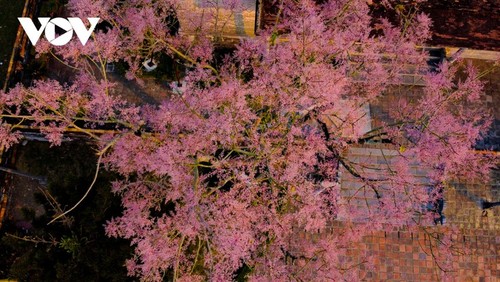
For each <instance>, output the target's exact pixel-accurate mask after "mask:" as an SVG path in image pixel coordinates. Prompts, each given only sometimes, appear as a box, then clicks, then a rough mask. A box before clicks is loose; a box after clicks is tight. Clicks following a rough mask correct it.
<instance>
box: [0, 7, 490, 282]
mask: <svg viewBox="0 0 500 282" xmlns="http://www.w3.org/2000/svg"><path fill="white" fill-rule="evenodd" d="M216 2H217V1H216ZM323 2H324V3H323ZM217 3H218V5H220V6H219V8H221V7H222V8H224V9H229V10H233V11H236V10H238V9H242V6H241V3H240V2H239V1H235V0H230V1H229V0H228V1H218V2H217ZM321 3H322V4H316V3H315V2H314V1H309V0H301V1H289V0H283V1H279V2H278V3H277V5H278V6H279V12H278V15H277V19H276V24H275V25H274V26H272V27H270V28H269V29H268V30H264V31H261V33H260V35H259V36H257V37H255V38H247V39H245V40H242V42H241V43H240V44H238V45H237V46H236V47H235V51H234V52H233V53H232V54H230V55H228V56H226V57H225V59H224V60H223V61H222V62H219V63H218V64H214V59H213V56H214V53H215V51H214V46H216V45H217V42H215V43H214V41H213V40H212V39H213V38H214V37H212V36H211V33H210V32H209V30H210V29H209V28H208V27H207V26H213V25H210V23H211V21H213V20H214V19H216V17H217V16H218V14H217V13H207V15H206V17H205V18H203V19H202V20H200V19H196V18H193V19H191V20H190V21H188V23H187V25H188V26H180V29H179V30H177V29H178V25H177V24H176V21H175V19H176V17H175V11H176V9H177V7H178V5H181V4H182V1H179V2H176V1H175V0H168V1H149V0H136V1H118V0H110V1H92V0H70V1H69V6H68V8H69V11H70V14H72V15H73V16H78V17H82V18H85V17H88V16H93V17H96V16H98V17H100V18H101V19H102V21H106V22H107V27H106V28H101V29H100V30H99V31H97V32H96V33H95V34H94V35H93V37H92V39H91V40H90V41H89V42H88V43H87V45H85V46H83V47H82V46H81V44H80V43H79V42H77V41H72V42H71V43H69V44H68V45H66V46H61V47H57V48H54V47H51V46H50V45H49V44H48V43H47V42H40V44H39V45H37V46H36V47H37V51H38V52H40V53H44V52H51V53H52V54H53V55H54V56H57V57H58V58H59V59H60V60H61V61H63V62H65V64H67V65H69V66H70V67H71V68H72V69H74V72H75V76H74V79H73V80H72V81H70V83H68V84H60V83H59V82H57V81H54V80H45V81H36V82H35V83H34V84H33V85H32V86H30V87H23V86H17V87H15V88H13V89H11V90H10V91H9V92H8V93H1V95H0V106H1V107H2V109H3V113H2V121H1V127H0V136H1V139H0V145H1V146H3V147H4V148H8V147H9V146H11V145H12V144H14V143H16V142H18V141H19V140H20V139H21V137H22V135H21V133H20V129H23V128H25V127H29V128H31V129H33V128H34V129H38V130H40V131H41V132H42V133H44V134H46V137H47V138H48V139H49V140H50V141H51V142H52V143H53V144H55V145H57V144H59V143H60V142H61V140H62V136H63V134H64V133H65V132H67V131H78V132H81V133H82V134H87V135H88V136H89V138H92V139H93V140H94V141H95V143H96V144H97V146H98V148H99V150H98V154H99V166H98V167H101V165H103V166H105V169H109V170H113V171H116V172H118V173H119V174H120V175H121V176H122V177H121V180H119V181H117V182H115V183H114V184H113V191H114V192H115V193H117V194H119V195H120V196H121V199H122V205H123V215H122V216H121V217H118V218H114V219H111V220H110V221H109V223H108V224H107V226H106V232H107V234H108V235H109V236H117V237H123V238H127V239H130V240H131V242H132V244H133V246H134V247H135V254H134V256H133V257H132V258H131V259H130V260H129V261H128V262H127V263H126V266H127V268H128V271H129V274H130V275H135V276H139V277H141V278H142V279H143V280H148V281H149V280H154V281H159V280H162V279H163V277H165V275H167V276H168V277H170V278H173V279H174V280H182V281H195V280H204V279H210V280H213V281H226V280H231V279H232V278H234V275H235V274H236V273H237V272H238V271H241V269H242V268H243V267H245V268H246V269H248V272H249V273H248V277H249V278H251V279H253V280H260V281H281V280H288V279H292V278H293V279H297V280H301V281H308V280H312V279H315V280H320V281H323V280H333V281H336V280H338V279H341V278H342V277H344V278H345V277H351V275H354V273H353V272H350V271H348V270H349V268H350V267H351V266H349V265H346V264H345V262H344V261H343V260H342V257H343V256H345V254H346V250H347V247H348V246H349V244H351V243H353V242H356V241H357V240H359V239H360V238H362V236H363V235H365V234H367V232H368V231H371V230H377V229H382V228H383V226H384V224H387V223H390V224H391V225H394V226H418V225H421V224H428V222H432V220H433V219H434V217H435V214H434V212H433V211H429V210H426V209H425V208H423V207H424V206H425V205H427V204H428V203H429V202H432V201H435V200H437V199H439V197H441V194H440V193H439V191H441V189H442V187H443V183H444V182H445V181H447V180H448V179H450V178H453V177H468V178H471V177H482V176H484V175H487V174H488V169H489V168H490V167H491V166H492V165H493V160H491V159H489V158H487V157H486V156H484V155H479V154H474V153H473V152H472V148H473V146H474V144H475V142H476V141H477V140H478V139H479V138H480V133H481V132H482V131H483V130H485V129H486V128H487V127H488V125H489V122H490V120H489V118H488V117H487V112H486V110H485V108H484V105H482V103H481V99H480V95H481V91H482V84H481V83H480V82H479V81H478V79H476V74H475V73H474V70H473V69H472V68H468V69H467V70H468V77H467V78H466V79H464V80H460V81H457V80H454V77H455V72H456V71H457V69H456V67H454V66H449V65H448V64H447V63H446V62H443V63H442V64H440V65H439V67H438V70H437V71H436V70H432V71H431V70H428V69H429V68H428V65H427V54H426V52H425V50H423V49H422V48H417V47H418V46H422V45H423V44H424V42H425V40H426V39H428V38H429V36H430V32H429V27H430V24H431V23H430V20H429V18H427V17H426V16H425V15H423V14H418V13H416V12H411V13H404V12H401V11H399V22H398V23H395V22H392V23H391V22H390V21H389V20H386V19H373V18H372V17H371V16H370V13H369V12H370V10H369V5H368V4H367V2H366V1H365V0H331V1H321ZM386 5H390V3H386ZM210 11H213V10H210ZM215 11H217V9H215ZM190 24H192V26H189V25H190ZM188 30H189V31H190V32H187V31H188ZM216 39H217V38H216ZM160 53H164V54H168V55H169V56H172V57H173V58H175V59H176V60H178V61H179V62H182V63H183V64H185V65H186V74H185V77H184V81H185V89H184V91H183V92H182V93H174V94H172V95H169V96H168V97H167V96H166V98H165V100H164V101H163V102H162V103H161V105H158V106H155V105H130V104H128V103H126V102H125V101H124V99H122V98H121V97H120V95H119V93H117V92H116V91H115V88H114V84H113V83H112V82H110V81H109V80H108V79H107V75H106V70H105V65H106V63H110V62H116V61H119V60H122V61H124V62H126V63H127V64H128V66H129V70H128V72H127V77H128V78H129V79H138V80H140V77H141V66H142V62H143V61H144V60H145V59H147V58H150V57H151V56H154V55H155V54H160ZM409 68H414V69H417V70H418V71H419V74H420V75H421V76H422V80H423V81H424V83H423V84H424V85H423V86H421V87H419V89H420V91H419V93H420V94H419V96H418V97H416V98H415V97H414V98H413V99H409V98H408V99H405V97H401V99H400V101H399V102H398V103H399V104H398V105H394V108H393V109H389V114H390V121H388V122H386V123H385V124H384V125H383V126H382V127H379V128H376V129H373V130H370V131H368V132H366V131H365V130H363V126H362V119H363V115H364V114H365V112H364V111H363V109H364V108H365V107H366V106H367V105H369V104H371V103H375V102H376V101H378V100H380V99H382V98H383V97H384V96H385V95H386V94H387V93H388V92H390V91H392V90H393V89H395V88H398V87H399V88H398V89H401V88H400V84H401V80H402V77H401V75H400V74H401V73H404V72H405V71H407V70H408V69H409ZM103 127H106V128H110V127H113V128H114V131H113V132H110V131H106V132H105V133H103V132H101V131H99V129H101V128H103ZM381 139H383V140H385V142H389V143H390V144H391V146H393V147H394V148H396V150H397V152H398V154H397V156H396V161H394V162H391V163H390V169H389V170H390V173H388V174H386V175H384V176H383V177H382V176H380V175H363V174H362V173H359V172H358V171H356V170H355V169H354V167H353V165H352V163H351V162H350V160H349V158H348V156H347V155H346V152H347V151H348V150H349V148H351V147H355V146H360V144H362V143H364V142H368V141H369V140H381ZM415 162H418V163H419V165H420V166H422V167H423V168H425V169H426V170H427V171H428V178H429V181H430V183H431V188H429V187H423V186H422V185H418V184H417V183H416V182H415V181H413V179H412V177H413V176H412V174H411V173H410V167H411V165H412V164H414V163H415ZM387 165H388V166H389V164H387ZM341 170H344V171H346V172H347V173H350V174H351V175H352V176H353V177H356V178H358V179H359V180H360V181H361V182H363V183H364V184H365V186H366V187H368V189H370V190H371V191H372V193H373V194H374V195H375V198H376V201H375V203H374V204H373V203H372V205H375V206H372V207H371V209H370V211H369V212H367V208H366V207H364V208H363V207H358V206H352V205H350V203H349V201H347V200H346V199H344V198H343V197H342V196H341V192H340V191H341V186H340V180H339V171H341ZM89 189H90V188H89ZM429 189H430V190H429ZM83 204H84V203H83ZM339 214H343V215H344V216H342V218H339V217H338V215H339ZM345 215H347V216H345ZM417 217H418V218H419V219H418V220H416V218H417ZM334 222H337V223H340V225H337V226H341V227H339V228H337V229H334V230H333V231H331V230H330V229H329V228H328V227H329V226H331V224H332V223H334ZM312 232H315V233H317V232H319V233H320V234H321V236H318V237H317V238H315V239H314V240H311V239H308V238H310V237H309V236H303V235H304V234H306V235H307V234H308V233H312ZM292 260H293V261H294V262H293V263H291V261H292Z"/></svg>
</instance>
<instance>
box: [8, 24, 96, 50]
mask: <svg viewBox="0 0 500 282" xmlns="http://www.w3.org/2000/svg"><path fill="white" fill-rule="evenodd" d="M17 19H18V20H19V22H20V23H21V26H22V27H23V29H24V31H25V32H26V34H27V35H28V38H29V39H30V41H31V44H33V46H34V45H35V44H36V43H37V42H38V39H39V38H40V36H41V35H42V32H43V31H44V30H45V38H47V40H48V41H49V42H50V43H51V44H52V45H56V46H62V45H65V44H67V43H68V42H69V41H70V40H71V39H72V38H73V31H75V33H76V36H77V37H78V39H80V42H82V45H85V44H86V43H87V41H88V40H89V37H90V35H91V34H92V32H93V31H94V29H95V27H96V25H97V23H98V22H99V18H87V19H88V21H89V22H90V28H89V29H87V28H86V27H85V24H83V21H82V20H81V19H80V18H68V19H65V18H53V19H50V18H38V21H39V22H40V25H41V26H40V29H37V28H36V26H35V24H34V23H33V21H32V20H31V19H30V18H17ZM56 26H58V27H59V28H61V29H63V30H64V31H66V32H65V33H63V34H61V35H59V36H58V37H57V38H56Z"/></svg>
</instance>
